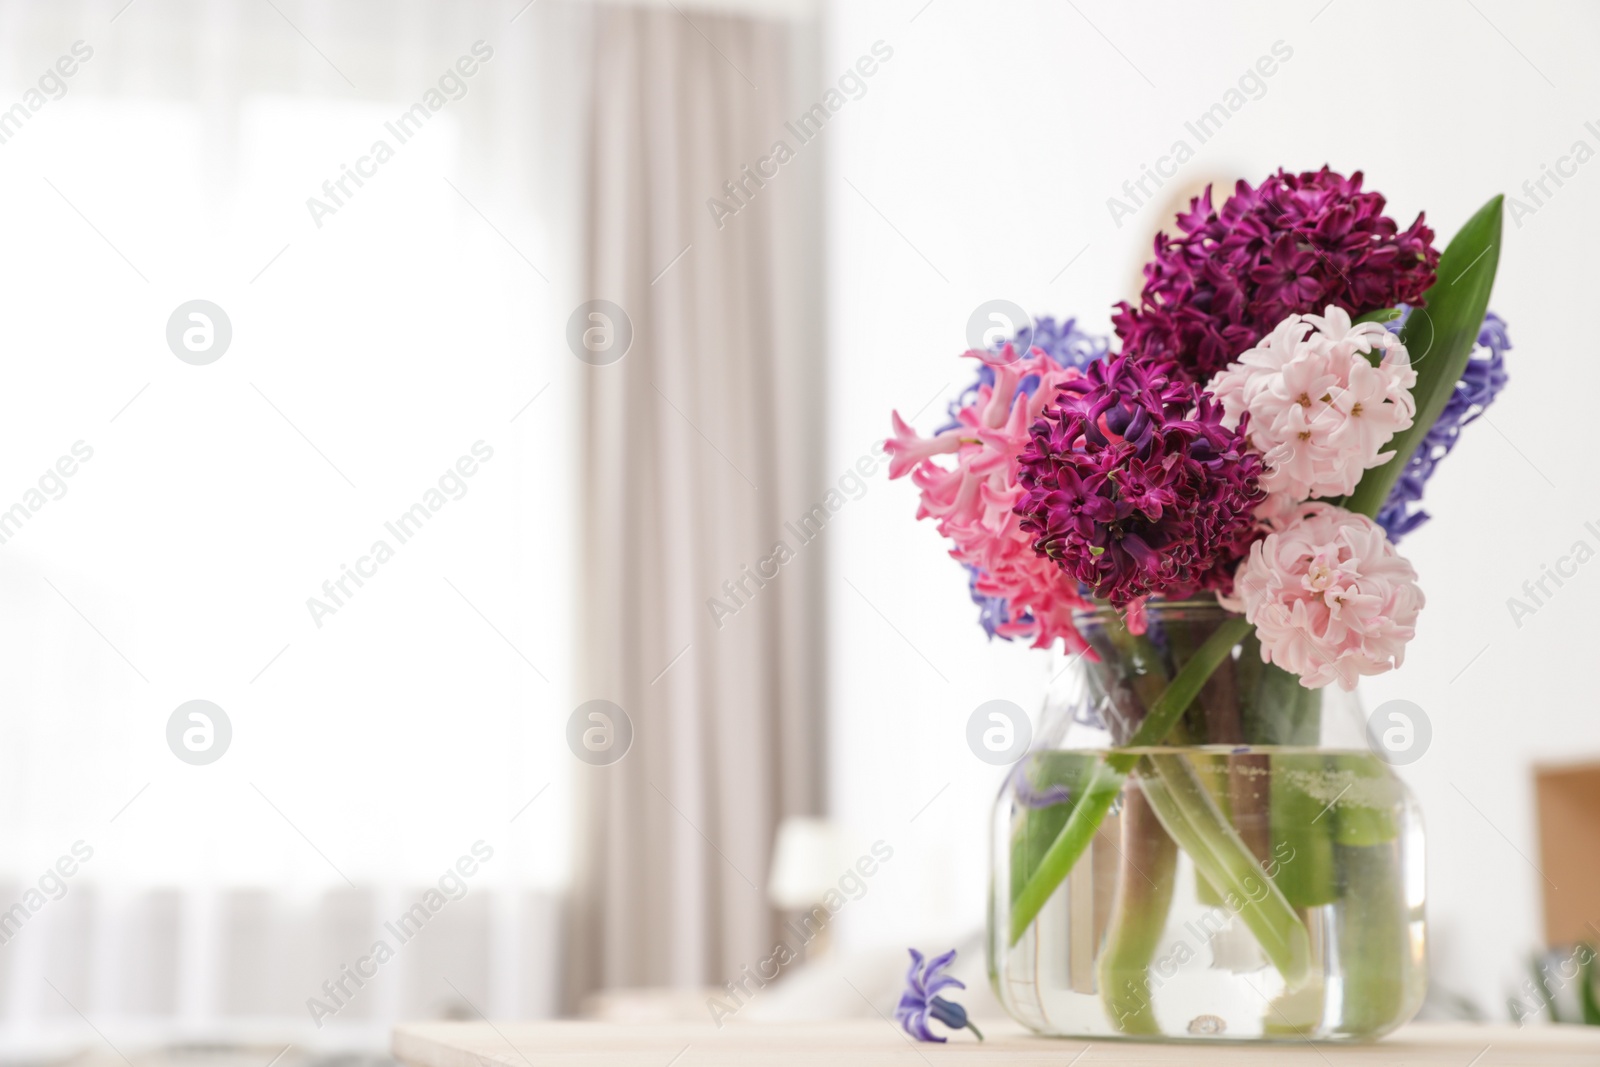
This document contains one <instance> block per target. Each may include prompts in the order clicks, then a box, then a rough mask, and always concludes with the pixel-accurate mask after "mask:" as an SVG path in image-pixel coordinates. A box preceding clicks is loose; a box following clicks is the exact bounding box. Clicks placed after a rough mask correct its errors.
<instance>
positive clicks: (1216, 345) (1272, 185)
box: [1113, 167, 1439, 383]
mask: <svg viewBox="0 0 1600 1067" xmlns="http://www.w3.org/2000/svg"><path fill="white" fill-rule="evenodd" d="M1383 207H1384V198H1383V196H1382V195H1381V194H1378V193H1371V192H1366V193H1364V192H1362V191H1361V172H1360V171H1357V172H1356V173H1354V174H1352V175H1351V176H1350V177H1349V178H1345V177H1343V176H1341V175H1339V174H1336V173H1335V172H1333V171H1331V170H1329V169H1328V168H1327V167H1323V168H1322V169H1321V170H1320V171H1308V172H1306V173H1304V174H1290V173H1288V172H1286V171H1283V170H1280V171H1278V173H1277V174H1275V175H1273V176H1272V177H1270V178H1268V179H1267V180H1266V181H1264V182H1262V183H1261V184H1260V185H1259V186H1258V187H1256V188H1254V189H1252V188H1251V187H1250V185H1249V183H1247V182H1243V181H1241V182H1239V183H1238V185H1237V186H1235V188H1234V194H1233V195H1232V196H1231V197H1229V198H1228V200H1227V202H1226V203H1224V204H1223V205H1222V209H1221V210H1220V211H1216V210H1213V209H1212V206H1211V189H1210V188H1209V187H1208V188H1207V189H1206V191H1205V194H1204V195H1203V196H1200V197H1196V198H1195V199H1194V200H1193V201H1191V202H1190V205H1189V210H1188V212H1186V213H1183V214H1180V215H1179V216H1178V229H1179V230H1180V231H1182V232H1181V234H1180V235H1179V236H1177V237H1168V236H1167V235H1166V234H1158V235H1157V236H1156V240H1155V258H1154V259H1153V260H1152V261H1151V262H1149V263H1147V264H1146V265H1145V268H1144V273H1145V286H1144V292H1143V294H1142V295H1141V297H1140V302H1139V306H1138V307H1137V308H1135V307H1133V306H1131V305H1129V304H1128V303H1126V302H1124V303H1121V304H1119V305H1117V306H1118V309H1119V310H1118V313H1117V315H1116V316H1115V318H1114V319H1113V322H1114V323H1115V325H1116V329H1117V335H1118V336H1119V337H1121V338H1122V350H1123V351H1124V352H1131V353H1137V354H1138V355H1139V356H1140V357H1141V358H1143V359H1145V360H1147V361H1151V362H1158V361H1170V362H1173V363H1176V364H1177V365H1178V366H1179V367H1180V368H1181V373H1182V374H1183V376H1185V377H1187V378H1190V379H1191V380H1193V381H1197V382H1202V383H1203V382H1206V381H1208V380H1210V378H1211V376H1212V375H1213V374H1215V373H1217V372H1218V371H1220V370H1221V369H1222V368H1223V367H1225V366H1227V365H1228V364H1229V363H1231V362H1232V361H1233V360H1235V359H1237V358H1238V357H1239V354H1240V353H1241V352H1244V351H1246V350H1247V349H1249V348H1251V347H1253V346H1254V345H1255V343H1256V342H1257V341H1259V340H1261V338H1263V337H1265V336H1266V335H1267V334H1268V333H1270V332H1271V331H1272V329H1273V327H1275V326H1277V325H1278V324H1279V323H1280V322H1282V321H1283V320H1284V319H1286V318H1288V317H1289V316H1290V315H1293V314H1306V313H1316V314H1321V313H1322V311H1323V309H1324V308H1326V307H1327V306H1328V305H1329V304H1335V305H1337V306H1339V307H1341V308H1343V309H1344V310H1346V311H1348V312H1349V313H1350V314H1351V316H1352V317H1354V316H1357V315H1362V314H1365V313H1366V312H1368V311H1375V310H1377V309H1379V308H1387V307H1395V306H1397V305H1399V304H1402V303H1405V304H1412V305H1420V303H1421V300H1422V294H1423V293H1424V292H1426V291H1427V289H1428V287H1429V286H1430V285H1432V284H1433V281H1434V272H1435V270H1436V268H1437V267H1438V263H1439V252H1438V250H1437V249H1436V248H1434V247H1433V231H1432V230H1431V229H1429V228H1428V227H1427V226H1425V225H1424V224H1423V216H1422V215H1420V214H1419V215H1418V216H1417V219H1416V221H1415V222H1413V223H1412V224H1411V226H1410V227H1409V228H1408V229H1406V230H1404V231H1401V230H1400V229H1399V227H1398V226H1397V225H1396V224H1395V221H1394V220H1393V219H1391V218H1389V217H1388V216H1386V215H1384V213H1383Z"/></svg>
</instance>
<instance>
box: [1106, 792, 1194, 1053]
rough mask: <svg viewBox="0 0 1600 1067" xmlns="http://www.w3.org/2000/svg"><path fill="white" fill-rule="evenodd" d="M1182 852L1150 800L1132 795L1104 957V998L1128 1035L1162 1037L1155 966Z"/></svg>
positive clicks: (1125, 813)
mask: <svg viewBox="0 0 1600 1067" xmlns="http://www.w3.org/2000/svg"><path fill="white" fill-rule="evenodd" d="M1177 868H1178V846H1177V845H1175V844H1174V843H1173V841H1172V837H1171V836H1170V835H1169V834H1168V833H1167V831H1166V830H1165V829H1164V828H1163V826H1162V824H1161V821H1160V820H1159V819H1158V818H1157V817H1156V813H1155V811H1154V809H1153V808H1152V806H1151V804H1150V802H1149V800H1148V799H1147V798H1146V797H1145V796H1144V795H1143V794H1141V793H1140V792H1138V791H1130V792H1129V793H1128V794H1127V798H1126V802H1125V804H1124V806H1123V809H1122V873H1121V877H1120V879H1119V881H1118V885H1117V896H1116V903H1115V904H1114V905H1113V910H1112V913H1111V921H1110V924H1109V926H1108V929H1107V934H1106V944H1105V949H1104V950H1103V951H1102V952H1101V954H1100V960H1099V979H1100V998H1101V1000H1102V1001H1104V1002H1105V1006H1106V1014H1107V1015H1108V1016H1109V1017H1110V1018H1111V1019H1112V1020H1113V1022H1114V1024H1115V1025H1116V1027H1117V1029H1118V1030H1119V1031H1121V1032H1122V1033H1124V1034H1156V1033H1160V1027H1159V1026H1158V1025H1157V1023H1156V1016H1155V1010H1154V1005H1152V1003H1151V992H1152V989H1151V986H1150V963H1151V961H1152V960H1153V959H1155V954H1156V949H1157V948H1159V947H1160V945H1161V934H1162V932H1163V931H1164V930H1165V929H1166V925H1167V914H1168V913H1169V912H1170V911H1171V910H1172V891H1173V889H1174V887H1175V886H1176V885H1177V877H1176V874H1177Z"/></svg>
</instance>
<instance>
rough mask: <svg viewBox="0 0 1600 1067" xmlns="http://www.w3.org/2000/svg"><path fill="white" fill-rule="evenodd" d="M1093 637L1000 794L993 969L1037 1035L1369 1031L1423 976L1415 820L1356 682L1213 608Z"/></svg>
mask: <svg viewBox="0 0 1600 1067" xmlns="http://www.w3.org/2000/svg"><path fill="white" fill-rule="evenodd" d="M1077 621H1078V628H1079V630H1080V632H1081V633H1082V634H1083V636H1084V637H1085V639H1087V640H1088V642H1089V644H1090V647H1091V649H1092V654H1091V655H1085V656H1083V657H1082V659H1081V667H1080V668H1079V669H1078V671H1077V678H1076V681H1075V686H1074V690H1073V692H1071V693H1070V694H1065V695H1064V697H1063V698H1062V699H1056V700H1053V701H1052V703H1051V707H1050V712H1049V714H1048V715H1047V718H1046V722H1045V723H1044V724H1043V726H1042V728H1041V731H1040V735H1039V738H1038V740H1037V741H1036V742H1035V744H1034V746H1033V748H1032V749H1031V750H1030V751H1029V753H1028V754H1027V755H1026V756H1024V757H1023V759H1022V760H1021V761H1020V762H1019V763H1018V764H1017V765H1016V767H1015V768H1014V770H1013V773H1012V774H1011V775H1010V776H1009V777H1008V779H1007V781H1006V785H1005V787H1004V788H1003V789H1002V791H1001V794H1000V798H999V800H998V802H997V803H996V806H995V815H994V827H993V828H994V850H993V852H994V854H993V880H992V883H991V890H990V916H989V974H990V979H991V981H992V982H993V985H994V989H995V993H996V994H997V995H998V997H999V999H1000V1003H1001V1004H1002V1005H1004V1007H1005V1009H1006V1010H1007V1011H1008V1012H1009V1013H1010V1014H1011V1015H1012V1016H1013V1017H1014V1018H1016V1019H1017V1020H1018V1021H1019V1022H1021V1023H1022V1024H1023V1025H1025V1026H1027V1027H1029V1028H1031V1029H1033V1030H1036V1031H1038V1032H1040V1033H1045V1034H1062V1035H1068V1034H1070V1035H1074V1036H1079V1037H1096V1038H1109V1037H1127V1038H1137V1039H1151V1038H1171V1039H1194V1040H1208V1039H1210V1040H1215V1039H1223V1040H1239V1039H1267V1040H1273V1039H1279V1040H1290V1041H1301V1040H1305V1039H1312V1040H1318V1041H1323V1040H1362V1039H1371V1038H1375V1037H1378V1036H1380V1035H1382V1034H1384V1033H1387V1032H1388V1031H1390V1030H1393V1029H1394V1028H1395V1027H1397V1026H1399V1025H1401V1024H1402V1023H1404V1022H1406V1021H1407V1020H1408V1019H1410V1018H1411V1017H1412V1015H1414V1014H1415V1013H1416V1011H1417V1008H1418V1007H1419V1006H1420V1005H1421V1002H1422V997H1423V992H1424V988H1425V984H1426V956H1425V927H1424V919H1423V896H1424V889H1423V870H1422V864H1423V851H1422V824H1421V818H1420V814H1419V812H1418V809H1417V806H1416V804H1415V803H1414V801H1413V800H1412V798H1411V795H1410V793H1409V792H1408V791H1407V790H1406V788H1405V786H1404V785H1403V784H1402V783H1401V782H1400V780H1399V779H1398V778H1397V777H1396V776H1395V774H1394V773H1393V771H1392V770H1391V768H1390V766H1389V765H1388V764H1387V763H1386V762H1384V761H1383V760H1382V759H1380V758H1379V757H1378V756H1377V755H1375V754H1374V752H1373V751H1372V749H1370V748H1369V747H1368V746H1367V745H1366V744H1365V743H1364V740H1363V739H1364V737H1365V733H1364V729H1363V726H1364V724H1363V722H1362V720H1361V716H1360V710H1359V708H1358V707H1357V705H1356V704H1355V702H1354V700H1353V699H1352V698H1351V697H1350V696H1348V695H1347V694H1344V693H1342V692H1341V691H1339V690H1338V689H1337V687H1332V688H1330V689H1327V690H1311V689H1306V688H1304V687H1303V686H1301V685H1300V684H1299V679H1298V678H1297V677H1295V676H1294V675H1292V674H1289V673H1287V672H1285V671H1282V670H1280V669H1278V668H1277V667H1274V666H1272V665H1270V664H1263V663H1262V662H1261V649H1260V645H1259V643H1258V642H1257V641H1256V640H1255V637H1254V634H1253V631H1251V629H1250V628H1249V627H1248V626H1247V625H1246V624H1245V623H1244V622H1243V620H1242V619H1240V618H1239V617H1238V616H1235V615H1232V614H1230V613H1228V612H1226V611H1224V610H1223V609H1222V608H1220V607H1218V606H1217V604H1216V603H1214V602H1212V603H1209V604H1202V603H1172V604H1165V603H1157V602H1152V603H1151V604H1150V605H1149V607H1148V613H1147V623H1148V626H1147V629H1146V632H1144V633H1143V634H1134V633H1131V632H1130V631H1129V630H1128V628H1127V627H1126V626H1125V624H1124V622H1123V621H1122V619H1121V618H1120V617H1119V615H1118V614H1117V613H1115V612H1113V611H1111V610H1109V609H1107V610H1104V611H1099V612H1084V613H1082V614H1081V615H1080V616H1079V618H1078V620H1077Z"/></svg>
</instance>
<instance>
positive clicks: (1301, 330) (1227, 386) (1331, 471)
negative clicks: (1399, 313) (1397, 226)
mask: <svg viewBox="0 0 1600 1067" xmlns="http://www.w3.org/2000/svg"><path fill="white" fill-rule="evenodd" d="M1369 352H1376V353H1379V354H1380V356H1381V359H1380V360H1379V361H1378V363H1377V365H1376V366H1374V364H1373V363H1372V361H1371V360H1370V359H1369V358H1368V356H1367V353H1369ZM1416 381H1417V374H1416V371H1414V370H1412V369H1411V360H1410V357H1409V355H1408V354H1407V352H1406V349H1405V346H1404V345H1402V344H1401V343H1400V339H1399V338H1398V337H1397V336H1395V335H1394V334H1392V333H1390V332H1389V331H1388V330H1386V329H1384V328H1383V326H1382V325H1380V324H1378V323H1374V322H1368V323H1362V324H1361V325H1359V326H1356V325H1352V324H1351V322H1350V316H1349V314H1348V313H1346V312H1345V311H1343V310H1342V309H1340V308H1338V307H1334V306H1333V305H1329V306H1328V309H1327V313H1326V314H1325V315H1290V316H1289V317H1288V318H1286V319H1284V320H1283V322H1281V323H1279V324H1278V326H1277V328H1276V329H1274V330H1273V331H1272V333H1270V334H1268V335H1267V336H1266V337H1265V338H1263V339H1262V340H1261V343H1260V344H1258V345H1256V347H1254V348H1252V349H1250V350H1249V351H1248V352H1246V353H1245V354H1244V355H1242V356H1240V357H1239V358H1238V360H1236V361H1235V362H1233V363H1231V364H1230V365H1229V366H1228V367H1227V368H1226V369H1225V370H1223V371H1222V372H1221V373H1219V374H1218V375H1217V376H1216V377H1214V378H1212V379H1211V382H1210V384H1209V385H1207V387H1206V388H1207V389H1209V390H1210V391H1211V392H1212V393H1213V394H1215V395H1216V397H1217V399H1218V400H1220V401H1221V402H1222V406H1223V410H1224V411H1225V412H1226V413H1227V424H1228V425H1230V426H1232V425H1236V424H1237V423H1238V421H1239V420H1240V419H1241V418H1242V417H1244V416H1245V415H1247V414H1248V415H1249V416H1250V423H1249V426H1250V442H1251V444H1252V445H1253V446H1254V447H1255V448H1256V449H1257V450H1258V451H1259V452H1261V453H1262V456H1263V459H1264V460H1265V462H1266V468H1267V472H1266V473H1265V474H1264V475H1262V478H1261V486H1262V488H1264V489H1266V490H1267V491H1268V492H1269V493H1274V494H1278V493H1281V494H1284V495H1286V496H1287V497H1288V498H1289V499H1291V500H1296V501H1299V500H1305V499H1307V498H1309V497H1337V496H1343V495H1345V494H1346V493H1349V492H1350V491H1351V490H1353V489H1355V487H1356V483H1357V482H1358V481H1360V480H1361V474H1362V472H1363V471H1365V470H1368V469H1369V468H1372V467H1376V466H1379V465H1380V464H1383V463H1385V462H1387V461H1388V460H1389V459H1390V458H1392V457H1393V455H1394V453H1393V452H1384V451H1382V449H1383V446H1384V445H1385V444H1387V443H1388V442H1389V439H1390V438H1392V437H1393V436H1394V435H1395V434H1397V433H1399V432H1400V431H1401V430H1404V429H1406V428H1408V427H1409V426H1410V425H1411V422H1412V419H1413V418H1415V416H1416V401H1415V400H1414V399H1413V398H1412V396H1411V387H1412V386H1413V385H1415V384H1416Z"/></svg>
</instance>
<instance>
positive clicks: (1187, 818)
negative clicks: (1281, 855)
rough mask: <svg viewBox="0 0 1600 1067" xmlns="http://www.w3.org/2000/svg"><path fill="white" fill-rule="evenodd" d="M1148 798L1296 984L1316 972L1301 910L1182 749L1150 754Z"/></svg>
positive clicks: (1143, 778) (1143, 769) (1145, 776)
mask: <svg viewBox="0 0 1600 1067" xmlns="http://www.w3.org/2000/svg"><path fill="white" fill-rule="evenodd" d="M1139 778H1140V782H1141V784H1142V785H1143V787H1144V788H1143V791H1144V795H1145V798H1146V799H1147V800H1149V802H1150V806H1151V807H1152V808H1153V809H1154V810H1155V813H1156V815H1157V816H1158V817H1159V818H1160V819H1161V824H1162V825H1163V826H1165V827H1166V829H1167V833H1169V834H1171V835H1172V838H1173V840H1175V841H1177V842H1178V847H1179V848H1181V849H1183V851H1185V852H1187V853H1188V854H1189V858H1190V859H1191V860H1193V862H1194V866H1195V870H1196V871H1198V872H1199V874H1200V876H1201V877H1202V878H1204V879H1205V880H1206V881H1207V882H1209V883H1211V886H1212V888H1214V889H1215V890H1216V891H1217V892H1218V893H1219V894H1221V896H1222V899H1223V902H1224V903H1225V904H1226V905H1227V906H1228V908H1229V910H1231V911H1233V912H1234V913H1236V914H1237V915H1238V916H1239V917H1240V918H1241V919H1242V920H1244V924H1245V926H1247V927H1248V928H1249V929H1250V932H1251V933H1252V934H1254V935H1255V938H1256V941H1257V942H1258V943H1259V944H1260V945H1261V950H1262V951H1263V952H1265V953H1266V954H1267V958H1268V959H1269V960H1271V961H1272V965H1273V966H1274V967H1276V968H1277V969H1278V973H1279V974H1281V975H1283V980H1284V982H1285V983H1287V985H1288V986H1289V988H1290V989H1295V988H1298V987H1300V986H1302V985H1304V984H1305V982H1306V980H1307V979H1308V978H1309V977H1310V974H1311V938H1310V936H1309V935H1308V934H1307V933H1306V928H1305V925H1304V924H1303V923H1301V921H1300V916H1299V915H1298V914H1296V913H1295V910H1294V908H1293V907H1292V906H1290V904H1289V901H1288V900H1286V899H1285V898H1284V895H1283V893H1282V892H1280V891H1279V889H1278V887H1277V885H1276V884H1274V882H1273V880H1272V879H1271V878H1269V877H1268V876H1267V874H1266V872H1264V871H1263V870H1262V869H1261V867H1260V866H1259V865H1258V863H1257V862H1256V858H1255V855H1254V854H1253V853H1252V852H1251V851H1250V848H1249V846H1247V845H1246V844H1245V843H1244V841H1243V840H1241V839H1240V837H1239V835H1238V834H1237V833H1236V832H1234V829H1233V827H1232V826H1230V825H1229V824H1228V820H1227V817H1226V816H1224V815H1223V814H1222V812H1221V811H1219V810H1218V809H1217V805H1216V802H1215V801H1213V800H1212V798H1211V794H1210V793H1209V792H1207V791H1206V788H1205V786H1204V785H1203V784H1202V783H1201V781H1200V779H1199V778H1198V777H1197V776H1196V774H1195V772H1194V768H1193V767H1192V766H1190V765H1189V763H1188V761H1187V760H1186V759H1185V758H1184V757H1183V756H1181V755H1154V754H1151V755H1148V756H1146V757H1145V759H1144V762H1143V763H1142V764H1141V765H1140V773H1139Z"/></svg>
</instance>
